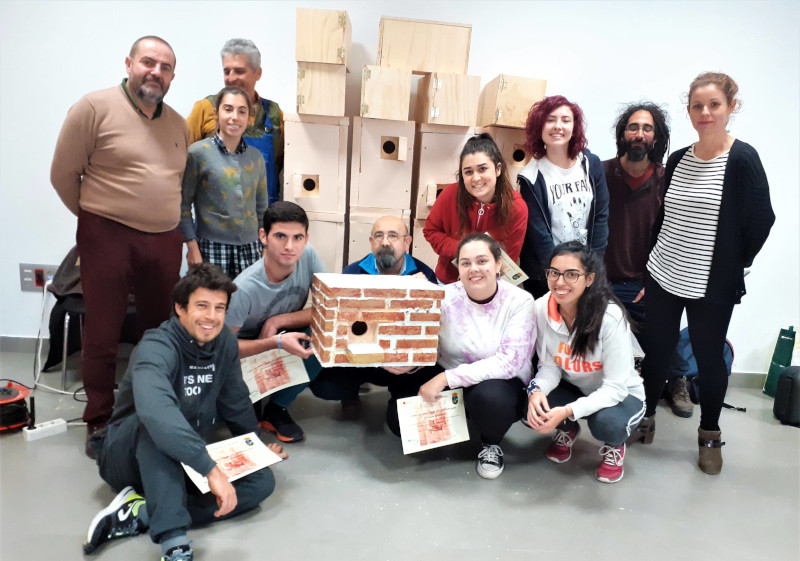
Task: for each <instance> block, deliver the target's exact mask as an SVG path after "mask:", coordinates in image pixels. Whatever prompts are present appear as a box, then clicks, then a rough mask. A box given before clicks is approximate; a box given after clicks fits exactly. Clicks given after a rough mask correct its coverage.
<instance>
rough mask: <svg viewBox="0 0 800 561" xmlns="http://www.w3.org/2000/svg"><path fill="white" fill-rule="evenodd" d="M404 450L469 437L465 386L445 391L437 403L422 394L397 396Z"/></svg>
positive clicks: (437, 446)
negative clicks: (404, 396) (401, 397)
mask: <svg viewBox="0 0 800 561" xmlns="http://www.w3.org/2000/svg"><path fill="white" fill-rule="evenodd" d="M397 415H398V417H399V420H400V438H401V440H402V442H403V454H413V453H415V452H421V451H422V450H430V449H431V448H439V447H440V446H448V445H450V444H456V443H458V442H464V441H465V440H469V431H468V429H467V416H466V414H465V412H464V398H463V393H462V390H460V389H457V390H448V391H444V392H442V394H441V397H439V399H438V400H436V401H435V402H433V403H426V402H425V401H424V400H423V399H422V398H421V397H419V396H414V397H407V398H404V399H398V400H397Z"/></svg>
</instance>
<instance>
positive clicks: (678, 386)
mask: <svg viewBox="0 0 800 561" xmlns="http://www.w3.org/2000/svg"><path fill="white" fill-rule="evenodd" d="M674 389H675V391H674V392H673V393H672V395H673V396H674V398H675V400H676V401H690V399H689V390H688V389H687V387H686V377H685V376H681V377H680V378H678V379H677V380H675V388H674Z"/></svg>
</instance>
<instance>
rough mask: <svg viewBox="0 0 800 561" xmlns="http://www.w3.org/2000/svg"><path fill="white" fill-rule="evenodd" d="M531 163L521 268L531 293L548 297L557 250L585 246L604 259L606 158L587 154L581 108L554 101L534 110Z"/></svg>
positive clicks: (526, 175) (524, 179)
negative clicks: (564, 245)
mask: <svg viewBox="0 0 800 561" xmlns="http://www.w3.org/2000/svg"><path fill="white" fill-rule="evenodd" d="M525 133H526V143H525V146H526V148H527V149H528V151H529V152H530V154H531V156H533V157H532V158H531V161H530V162H529V163H528V165H527V166H525V169H523V170H522V172H521V173H520V174H519V175H518V176H517V181H518V182H519V191H520V194H521V195H522V198H523V199H524V200H525V203H526V204H527V205H528V227H527V230H526V233H525V241H524V243H523V245H522V252H521V255H520V266H521V267H522V270H523V271H525V273H526V274H527V275H528V276H529V277H530V279H529V280H528V281H527V282H526V283H525V288H526V289H527V290H528V291H529V292H530V293H532V294H533V296H534V297H537V298H538V297H539V296H542V295H544V294H545V293H546V292H547V290H548V289H547V282H546V281H545V280H544V276H543V273H542V272H543V270H544V269H545V268H546V267H548V266H549V259H550V255H551V254H552V252H553V248H554V247H555V246H557V245H558V244H560V243H564V242H568V241H579V242H581V243H582V244H584V245H585V246H587V247H588V248H589V249H590V250H592V251H594V252H596V253H597V254H598V256H599V257H600V258H601V259H602V257H603V253H604V252H605V248H606V245H607V244H608V187H607V185H606V177H605V174H604V173H603V166H602V164H601V163H600V158H598V157H597V156H595V155H594V154H592V153H591V152H589V150H587V149H586V145H587V141H586V135H585V133H584V117H583V112H582V111H581V108H580V107H578V105H577V104H576V103H573V102H571V101H569V100H568V99H567V98H565V97H563V96H560V95H556V96H549V97H546V98H544V99H543V100H541V101H539V102H537V103H536V104H534V106H533V107H531V111H530V113H529V114H528V122H527V124H526V125H525Z"/></svg>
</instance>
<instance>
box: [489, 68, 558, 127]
mask: <svg viewBox="0 0 800 561" xmlns="http://www.w3.org/2000/svg"><path fill="white" fill-rule="evenodd" d="M546 88H547V80H540V79H538V78H522V77H520V76H509V75H508V74H500V75H499V76H498V77H497V78H495V79H494V80H492V81H491V82H489V83H488V84H486V87H485V88H483V92H481V97H480V101H479V103H478V126H482V127H483V126H489V125H497V126H503V127H515V128H520V129H524V128H525V122H526V121H527V120H528V113H529V112H530V109H531V107H532V106H533V104H534V103H536V102H537V101H541V100H542V99H543V98H544V96H545V89H546Z"/></svg>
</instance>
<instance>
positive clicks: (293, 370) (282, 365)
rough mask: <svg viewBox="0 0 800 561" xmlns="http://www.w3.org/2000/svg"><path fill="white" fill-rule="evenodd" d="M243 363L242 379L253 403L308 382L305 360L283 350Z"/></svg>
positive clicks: (257, 356) (267, 353)
mask: <svg viewBox="0 0 800 561" xmlns="http://www.w3.org/2000/svg"><path fill="white" fill-rule="evenodd" d="M241 362H242V378H244V382H245V384H247V389H248V390H250V401H252V402H253V403H255V402H256V401H258V400H260V399H262V398H264V397H266V396H268V395H270V394H273V393H275V392H276V391H278V390H282V389H284V388H288V387H290V386H296V385H297V384H303V383H305V382H308V373H307V372H306V367H305V365H303V359H302V358H300V357H298V356H295V355H293V354H290V353H288V352H286V351H284V350H281V349H273V350H271V351H264V352H263V353H259V354H257V355H253V356H249V357H247V358H243V359H242V361H241Z"/></svg>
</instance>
